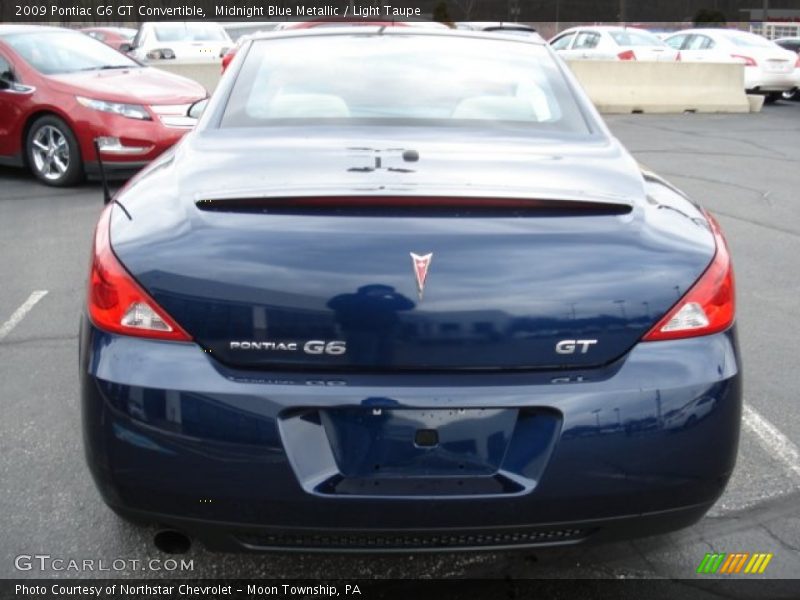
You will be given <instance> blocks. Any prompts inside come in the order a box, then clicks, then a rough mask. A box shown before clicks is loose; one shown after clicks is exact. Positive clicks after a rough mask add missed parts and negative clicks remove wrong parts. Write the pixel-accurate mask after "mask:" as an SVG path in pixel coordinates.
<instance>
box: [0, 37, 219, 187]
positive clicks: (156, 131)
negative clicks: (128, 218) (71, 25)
mask: <svg viewBox="0 0 800 600" xmlns="http://www.w3.org/2000/svg"><path fill="white" fill-rule="evenodd" d="M207 95H208V94H207V92H206V90H205V88H203V86H201V85H200V84H198V83H195V82H194V81H191V80H189V79H186V78H183V77H179V76H177V75H173V74H171V73H167V72H165V71H161V70H158V69H154V68H151V67H145V66H142V65H140V64H139V63H137V62H136V61H134V60H132V59H130V58H128V57H127V56H124V55H123V54H120V53H119V52H116V51H115V50H113V49H111V48H109V47H108V46H106V45H105V44H103V43H102V42H99V41H97V40H94V39H92V38H91V37H88V36H86V35H83V34H82V33H79V32H77V31H71V30H67V29H61V28H58V27H39V26H33V25H0V164H5V165H15V166H21V167H23V166H27V167H28V168H29V169H30V170H31V171H32V172H33V174H34V175H36V177H38V178H39V179H40V180H41V181H43V182H44V183H46V184H48V185H53V186H67V185H73V184H75V183H77V182H79V181H80V180H81V179H83V177H84V176H85V175H87V174H89V175H92V174H94V173H95V172H97V171H98V160H97V159H98V157H97V154H96V152H95V147H94V143H95V141H97V143H98V145H99V148H100V155H101V158H102V162H103V164H104V166H105V167H106V169H107V170H109V171H120V170H122V171H126V172H133V171H134V170H137V169H139V168H140V167H141V166H143V165H144V164H146V163H148V162H149V161H151V160H152V159H154V158H155V157H156V156H158V155H159V154H161V153H162V152H163V151H164V150H166V149H167V148H169V147H170V146H172V145H173V144H175V143H176V142H177V141H178V140H179V139H180V138H181V137H182V136H183V135H184V134H185V133H186V132H187V131H188V130H189V129H191V127H192V125H193V124H194V120H193V119H190V118H188V117H187V111H188V108H189V106H190V105H191V104H193V103H194V102H196V101H198V100H201V99H203V98H205V97H206V96H207Z"/></svg>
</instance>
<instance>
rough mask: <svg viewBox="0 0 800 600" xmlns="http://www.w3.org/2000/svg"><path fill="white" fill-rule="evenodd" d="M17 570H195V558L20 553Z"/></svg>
mask: <svg viewBox="0 0 800 600" xmlns="http://www.w3.org/2000/svg"><path fill="white" fill-rule="evenodd" d="M14 568H15V569H17V571H33V570H38V571H68V572H71V573H83V572H93V571H194V560H193V559H192V560H186V559H180V560H175V559H174V558H168V559H166V560H161V559H160V558H148V559H144V560H142V559H138V558H114V559H106V558H72V557H62V556H51V555H50V554H20V555H18V556H17V557H16V558H15V559H14Z"/></svg>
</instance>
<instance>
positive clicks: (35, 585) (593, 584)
mask: <svg viewBox="0 0 800 600" xmlns="http://www.w3.org/2000/svg"><path fill="white" fill-rule="evenodd" d="M799 596H800V584H799V583H798V582H797V581H789V580H752V579H744V578H736V579H732V578H731V579H692V580H667V579H662V580H657V579H656V580H605V579H604V580H583V579H577V580H535V579H526V580H511V579H505V580H492V579H479V580H463V579H462V580H419V581H408V580H328V581H312V580H256V579H254V580H210V579H208V580H203V579H200V580H190V579H171V580H133V579H131V580H119V579H117V580H114V579H85V580H64V579H60V580H53V579H49V580H48V579H38V580H34V579H28V580H12V579H8V580H3V581H0V597H1V598H4V599H7V598H20V599H22V598H36V599H42V600H65V599H74V600H78V599H80V600H84V599H88V598H102V599H104V600H105V599H117V598H118V599H125V600H129V599H130V600H139V599H141V600H147V599H149V600H166V599H173V600H177V599H185V600H199V599H204V600H205V599H212V598H213V599H217V598H220V599H231V600H242V599H255V600H265V599H267V598H270V599H282V600H288V599H290V598H340V599H341V598H353V599H364V600H395V599H396V600H401V599H402V600H416V599H417V598H427V597H436V598H439V599H441V600H444V599H449V598H459V599H461V598H463V599H464V600H505V599H514V600H516V599H519V600H523V599H528V598H530V599H532V600H549V599H556V598H576V599H581V600H606V599H608V600H626V599H631V600H633V599H637V600H639V599H647V600H676V599H681V600H683V599H700V600H705V599H708V600H718V599H719V598H742V599H744V598H754V599H762V598H763V599H765V600H766V599H770V600H784V599H786V600H789V599H797V598H798V597H799Z"/></svg>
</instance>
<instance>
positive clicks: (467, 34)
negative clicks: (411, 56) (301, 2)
mask: <svg viewBox="0 0 800 600" xmlns="http://www.w3.org/2000/svg"><path fill="white" fill-rule="evenodd" d="M378 33H379V34H380V35H386V36H412V35H413V36H426V37H440V38H472V39H481V40H486V39H492V40H498V41H502V42H509V43H522V44H536V45H539V46H544V45H546V42H545V41H544V40H542V39H541V38H539V37H538V36H537V37H534V36H531V37H528V36H525V37H514V36H510V35H508V34H504V33H503V32H502V31H475V30H471V29H449V28H448V29H433V28H427V27H385V26H380V27H378V26H376V27H371V26H364V25H362V26H354V27H345V26H343V27H312V28H309V29H283V30H281V31H262V32H258V33H254V34H253V36H252V40H253V41H258V40H271V39H283V38H289V37H326V36H336V35H350V36H358V37H367V36H372V35H376V34H378Z"/></svg>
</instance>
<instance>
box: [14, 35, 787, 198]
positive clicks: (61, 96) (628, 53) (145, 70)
mask: <svg viewBox="0 0 800 600" xmlns="http://www.w3.org/2000/svg"><path fill="white" fill-rule="evenodd" d="M341 24H342V22H341V21H332V20H316V21H304V22H287V23H281V24H279V25H278V26H277V27H276V26H275V25H274V24H269V23H265V24H263V26H264V27H265V28H266V29H280V30H290V29H313V28H324V27H328V26H339V25H341ZM348 24H351V23H348ZM352 24H357V25H372V26H375V25H380V26H385V27H398V26H399V27H427V28H443V29H446V28H447V27H446V26H445V25H442V24H439V23H422V22H388V21H387V22H377V21H365V20H359V21H357V22H354V23H352ZM457 28H459V29H463V30H470V31H486V32H493V33H497V32H501V33H504V34H508V35H513V36H525V37H530V38H531V39H535V40H541V38H540V37H539V34H538V33H537V32H536V30H535V29H533V28H532V27H528V26H525V25H520V24H518V23H503V22H465V23H459V24H457ZM82 32H83V34H85V35H83V34H82V33H78V32H77V31H74V30H69V29H63V28H57V27H42V26H32V25H28V26H23V25H0V164H6V165H17V166H26V167H28V168H29V169H30V170H31V171H32V172H33V173H34V175H36V177H38V178H39V179H40V180H42V181H43V182H44V183H46V184H49V185H55V186H63V185H71V184H74V183H76V182H78V181H80V180H81V179H82V178H83V177H85V176H86V175H92V174H93V173H96V172H98V171H99V170H100V163H101V162H102V164H103V165H104V166H105V167H106V168H107V170H109V171H110V172H117V171H134V170H137V169H138V168H140V167H141V166H142V165H144V164H146V163H148V162H149V161H150V160H152V159H154V158H155V157H156V156H158V155H159V154H161V153H162V152H163V151H164V150H165V149H167V148H169V147H170V146H172V145H173V144H174V143H175V142H177V141H178V140H179V139H180V138H181V137H182V136H183V134H184V133H185V132H186V131H188V130H189V129H190V128H191V127H192V126H193V124H194V122H195V119H193V118H191V117H190V116H189V110H188V109H189V107H190V106H191V105H192V104H194V103H196V102H198V101H199V100H202V99H203V98H205V97H206V96H207V92H206V90H205V89H204V88H203V87H202V86H201V85H199V84H197V83H195V82H193V81H191V80H189V79H186V78H183V77H180V76H177V75H174V74H170V73H167V72H165V71H162V70H158V69H153V68H150V67H148V66H147V64H146V63H147V62H148V61H151V60H164V59H184V60H192V61H209V62H214V61H220V62H221V64H222V70H223V71H224V70H225V68H226V67H227V66H228V64H229V63H230V62H231V61H232V60H233V58H234V56H235V55H236V51H237V49H238V48H240V47H241V46H242V45H243V44H245V43H246V42H248V41H249V40H250V39H251V38H252V37H253V35H254V34H255V35H257V34H258V32H257V31H253V30H252V27H251V29H249V30H248V33H244V34H242V33H241V32H240V33H239V35H238V36H237V37H238V39H237V42H236V43H234V42H233V41H232V40H231V37H230V36H229V35H228V33H227V32H226V30H225V29H224V28H223V26H222V25H220V24H218V23H208V22H148V23H143V24H142V25H141V26H140V28H139V29H138V30H134V29H129V28H123V27H91V28H86V29H83V30H82ZM549 43H550V45H551V47H552V48H553V50H554V51H555V52H557V53H558V54H560V55H561V56H562V57H563V58H567V59H571V60H574V59H586V60H592V59H603V60H609V59H611V60H629V61H634V60H635V61H648V60H649V61H677V60H680V61H687V62H741V63H743V64H744V75H745V87H746V89H747V90H748V91H750V92H756V93H762V94H765V95H766V97H767V100H768V101H772V100H775V99H777V98H779V97H781V95H783V97H784V98H791V97H793V96H795V95H796V91H797V87H798V84H800V57H798V55H797V51H798V48H800V40H798V39H792V38H787V39H784V40H778V43H774V42H771V41H768V40H766V39H765V38H762V37H760V36H757V35H754V34H751V33H747V32H741V31H735V30H728V29H691V30H684V31H679V32H676V33H673V34H669V35H665V36H664V39H661V38H659V37H658V36H656V35H654V34H652V33H650V32H648V31H646V30H643V29H638V28H635V27H617V26H580V27H573V28H570V29H567V30H565V31H563V32H561V33H559V34H558V35H557V36H555V37H554V38H553V39H551V40H550V42H549Z"/></svg>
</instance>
